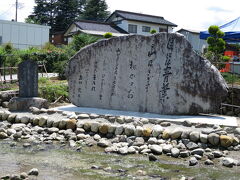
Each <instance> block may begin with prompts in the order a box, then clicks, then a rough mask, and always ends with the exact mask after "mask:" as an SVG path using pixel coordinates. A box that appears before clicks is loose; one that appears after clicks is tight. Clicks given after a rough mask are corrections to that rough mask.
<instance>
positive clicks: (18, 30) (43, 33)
mask: <svg viewBox="0 0 240 180" xmlns="http://www.w3.org/2000/svg"><path fill="white" fill-rule="evenodd" d="M49 29H50V27H49V26H41V25H35V24H27V23H20V22H12V21H3V20H0V36H2V44H5V43H8V42H10V43H12V44H13V46H14V47H15V48H18V49H25V48H28V47H42V46H43V45H44V44H45V43H47V42H49Z"/></svg>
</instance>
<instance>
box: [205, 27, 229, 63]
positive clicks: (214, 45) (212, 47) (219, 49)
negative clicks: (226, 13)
mask: <svg viewBox="0 0 240 180" xmlns="http://www.w3.org/2000/svg"><path fill="white" fill-rule="evenodd" d="M208 32H209V34H210V35H211V36H210V37H208V38H207V43H208V45H209V46H208V55H209V58H210V60H211V61H212V62H217V61H221V60H223V58H222V57H223V56H222V53H223V51H224V49H225V45H226V43H225V41H224V40H223V39H222V37H223V36H224V32H222V31H221V30H220V29H219V27H218V26H215V25H212V26H210V27H209V28H208Z"/></svg>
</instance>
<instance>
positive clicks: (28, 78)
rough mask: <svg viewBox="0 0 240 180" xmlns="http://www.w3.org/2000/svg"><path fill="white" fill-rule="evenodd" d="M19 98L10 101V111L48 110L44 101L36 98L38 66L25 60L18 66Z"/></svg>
mask: <svg viewBox="0 0 240 180" xmlns="http://www.w3.org/2000/svg"><path fill="white" fill-rule="evenodd" d="M18 81H19V97H14V98H12V99H11V100H10V102H9V104H8V108H9V110H10V111H28V110H29V108H30V107H37V108H48V102H47V100H46V99H43V98H39V97H37V96H38V65H37V63H36V62H35V61H32V60H26V61H24V62H22V63H20V64H19V65H18Z"/></svg>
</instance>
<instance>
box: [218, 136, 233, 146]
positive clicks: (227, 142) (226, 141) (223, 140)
mask: <svg viewBox="0 0 240 180" xmlns="http://www.w3.org/2000/svg"><path fill="white" fill-rule="evenodd" d="M232 143H233V138H232V137H230V136H226V135H221V136H220V144H221V146H223V147H229V146H231V145H232Z"/></svg>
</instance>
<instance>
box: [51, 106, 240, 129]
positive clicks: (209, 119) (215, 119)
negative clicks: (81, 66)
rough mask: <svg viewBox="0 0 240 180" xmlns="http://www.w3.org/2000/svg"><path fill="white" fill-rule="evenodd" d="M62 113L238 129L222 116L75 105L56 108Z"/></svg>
mask: <svg viewBox="0 0 240 180" xmlns="http://www.w3.org/2000/svg"><path fill="white" fill-rule="evenodd" d="M54 109H55V110H60V111H71V112H77V113H87V114H91V113H93V114H99V115H106V114H108V115H112V116H133V117H140V118H148V119H160V120H166V121H170V122H183V121H185V120H189V121H190V122H192V123H205V124H218V125H224V126H233V127H237V126H238V123H237V118H236V117H230V116H220V115H199V116H179V115H160V114H154V113H141V112H131V111H117V110H109V109H100V108H87V107H77V106H74V105H67V106H61V107H57V108H54Z"/></svg>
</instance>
